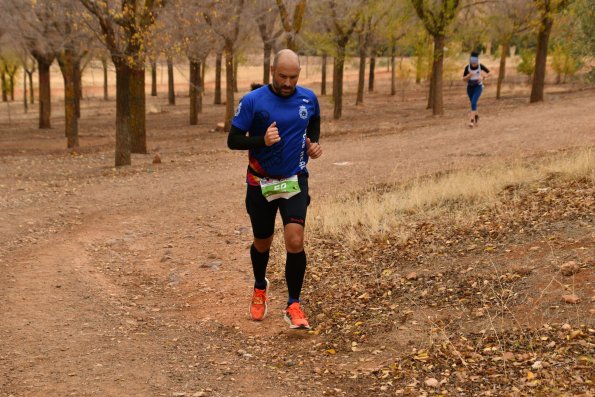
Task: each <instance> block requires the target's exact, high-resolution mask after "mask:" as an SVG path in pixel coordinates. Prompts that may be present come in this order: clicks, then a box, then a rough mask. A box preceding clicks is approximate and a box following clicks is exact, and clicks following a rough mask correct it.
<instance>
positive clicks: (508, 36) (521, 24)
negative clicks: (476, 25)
mask: <svg viewBox="0 0 595 397" xmlns="http://www.w3.org/2000/svg"><path fill="white" fill-rule="evenodd" d="M531 1H532V0H501V1H498V2H494V3H490V4H489V5H488V7H489V8H488V13H489V17H488V21H489V26H490V28H491V33H492V36H493V37H494V39H496V40H497V41H498V42H499V43H500V67H499V69H498V82H497V88H496V99H500V98H501V96H502V83H503V82H504V79H505V77H506V58H507V57H508V53H509V51H510V43H511V42H512V40H513V39H514V38H515V37H517V36H518V35H519V34H520V33H522V32H524V31H527V30H528V29H530V28H531V25H532V22H533V18H534V15H533V14H534V11H535V10H534V7H533V6H532V4H531Z"/></svg>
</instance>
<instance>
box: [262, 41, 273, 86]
mask: <svg viewBox="0 0 595 397" xmlns="http://www.w3.org/2000/svg"><path fill="white" fill-rule="evenodd" d="M272 51H273V46H272V45H271V44H269V43H265V44H264V58H263V62H262V84H265V85H266V84H269V83H270V82H271V78H270V76H271V52H272Z"/></svg>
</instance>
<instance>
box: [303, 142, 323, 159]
mask: <svg viewBox="0 0 595 397" xmlns="http://www.w3.org/2000/svg"><path fill="white" fill-rule="evenodd" d="M306 148H307V149H308V156H310V158H313V159H317V158H318V157H320V156H322V147H320V144H318V142H310V138H306Z"/></svg>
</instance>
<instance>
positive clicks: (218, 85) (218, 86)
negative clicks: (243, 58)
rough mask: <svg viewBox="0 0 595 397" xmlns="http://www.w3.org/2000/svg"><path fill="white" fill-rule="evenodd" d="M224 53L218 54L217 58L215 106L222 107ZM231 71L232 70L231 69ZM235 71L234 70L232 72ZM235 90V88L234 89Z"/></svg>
mask: <svg viewBox="0 0 595 397" xmlns="http://www.w3.org/2000/svg"><path fill="white" fill-rule="evenodd" d="M222 56H223V55H222V53H220V52H219V53H217V55H216V58H215V99H214V101H213V103H214V104H215V105H221V67H222ZM230 70H232V69H231V68H230ZM232 71H233V70H232ZM232 89H233V87H232Z"/></svg>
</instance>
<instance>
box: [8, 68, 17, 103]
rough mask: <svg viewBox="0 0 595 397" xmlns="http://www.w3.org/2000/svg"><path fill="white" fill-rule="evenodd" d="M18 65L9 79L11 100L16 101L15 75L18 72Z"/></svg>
mask: <svg viewBox="0 0 595 397" xmlns="http://www.w3.org/2000/svg"><path fill="white" fill-rule="evenodd" d="M16 71H17V70H16V67H15V70H14V72H12V73H10V72H9V74H8V81H9V82H10V100H11V101H14V75H15V73H16Z"/></svg>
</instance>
